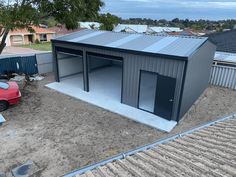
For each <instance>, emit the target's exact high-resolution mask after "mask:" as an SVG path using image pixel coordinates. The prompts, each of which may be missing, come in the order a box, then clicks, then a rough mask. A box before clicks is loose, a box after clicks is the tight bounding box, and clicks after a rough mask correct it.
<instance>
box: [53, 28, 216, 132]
mask: <svg viewBox="0 0 236 177" xmlns="http://www.w3.org/2000/svg"><path fill="white" fill-rule="evenodd" d="M52 45H53V56H54V58H53V60H54V71H55V78H56V81H57V82H56V83H52V85H50V87H51V88H53V89H56V90H58V91H60V92H62V93H65V94H68V95H72V96H74V97H77V98H80V99H82V100H85V101H87V102H90V103H92V104H95V105H97V106H100V107H103V108H105V109H108V110H110V111H113V112H116V113H118V114H121V115H124V116H126V117H129V118H131V119H133V120H136V121H138V122H142V123H145V124H147V125H150V126H153V127H156V128H160V129H161V128H163V127H164V128H163V129H165V128H166V125H167V124H169V123H173V122H178V121H179V120H180V119H181V118H182V117H183V116H184V115H185V113H186V112H187V111H188V110H189V108H190V107H191V106H192V105H193V104H194V102H195V101H196V100H197V99H198V98H199V96H200V95H201V94H202V93H203V91H204V90H205V89H206V87H207V86H208V81H209V78H210V73H211V66H212V62H213V57H214V53H215V45H213V44H212V43H211V42H210V41H208V38H206V37H193V36H191V37H188V36H163V35H146V34H130V33H117V32H108V31H98V30H82V31H80V32H77V33H73V34H70V35H66V36H64V37H60V38H57V39H53V40H52ZM199 71H200V72H199ZM127 105H128V106H127ZM158 121H159V122H158ZM172 128H173V127H172Z"/></svg>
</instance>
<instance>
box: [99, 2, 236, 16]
mask: <svg viewBox="0 0 236 177" xmlns="http://www.w3.org/2000/svg"><path fill="white" fill-rule="evenodd" d="M104 1H105V4H106V6H105V8H104V9H103V12H110V13H114V14H116V15H119V16H121V17H122V18H129V17H141V18H142V17H143V18H156V19H160V18H167V19H172V18H175V17H178V18H191V19H200V18H203V19H225V18H236V13H235V9H236V1H230V0H209V1H208V0H197V1H194V0H104Z"/></svg>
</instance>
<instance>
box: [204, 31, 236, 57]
mask: <svg viewBox="0 0 236 177" xmlns="http://www.w3.org/2000/svg"><path fill="white" fill-rule="evenodd" d="M208 37H209V40H210V41H211V42H213V43H214V44H215V45H216V46H217V48H216V50H217V51H221V52H229V53H236V30H231V31H225V32H219V33H213V34H210V35H208Z"/></svg>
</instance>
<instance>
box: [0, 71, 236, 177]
mask: <svg viewBox="0 0 236 177" xmlns="http://www.w3.org/2000/svg"><path fill="white" fill-rule="evenodd" d="M52 81H53V77H52V75H48V76H47V77H46V78H45V79H44V80H43V81H38V82H32V83H30V84H28V85H26V86H25V87H24V88H22V90H21V91H22V101H21V102H20V104H18V105H16V106H13V107H11V108H10V109H8V110H7V111H5V112H3V115H4V117H5V118H6V120H7V122H6V123H5V124H4V125H3V126H1V127H0V171H2V172H5V173H7V175H8V176H10V173H9V172H10V170H11V169H12V168H14V167H15V166H17V165H19V164H21V163H24V162H26V161H27V160H33V161H34V162H35V163H36V165H37V166H38V167H39V168H40V169H41V171H39V173H38V175H37V176H43V177H52V176H60V175H62V174H65V173H68V172H70V171H72V170H74V169H77V168H79V167H83V166H85V165H88V164H91V163H94V162H98V161H100V160H103V159H105V158H108V157H110V156H112V155H116V154H118V153H121V152H124V151H127V150H130V149H133V148H135V147H138V146H141V145H144V144H147V143H151V142H153V141H155V140H157V139H160V138H163V137H166V136H170V135H171V134H176V133H179V132H182V131H185V130H188V129H190V128H193V127H195V126H198V125H201V124H204V123H206V122H209V121H211V120H214V119H216V118H219V117H222V116H225V115H229V114H231V113H233V112H236V104H235V103H236V91H233V90H229V89H224V88H219V87H213V86H210V87H209V88H208V89H207V90H206V91H205V93H204V94H203V95H202V97H201V98H200V100H199V101H198V103H197V104H196V105H194V106H193V108H192V109H191V110H190V111H189V113H188V114H187V115H186V116H185V118H184V120H183V121H181V122H180V123H179V124H178V126H177V127H176V128H175V129H174V130H173V131H172V132H171V134H170V133H169V134H168V133H163V132H160V131H158V130H156V129H153V128H150V127H147V126H145V125H142V124H139V123H136V122H133V121H131V120H128V119H126V118H124V117H122V116H120V115H117V114H114V113H111V112H109V111H106V110H104V109H102V108H98V107H96V106H93V105H90V104H88V103H85V102H82V101H80V100H76V99H74V98H71V97H69V96H66V95H63V94H60V93H57V92H55V91H53V90H50V89H48V88H46V87H44V85H45V84H47V83H50V82H52Z"/></svg>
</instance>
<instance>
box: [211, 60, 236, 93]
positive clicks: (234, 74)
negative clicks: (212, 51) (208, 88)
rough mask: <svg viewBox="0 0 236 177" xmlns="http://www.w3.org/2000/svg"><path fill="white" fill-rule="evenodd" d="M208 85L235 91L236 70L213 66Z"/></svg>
mask: <svg viewBox="0 0 236 177" xmlns="http://www.w3.org/2000/svg"><path fill="white" fill-rule="evenodd" d="M210 83H211V84H212V85H217V86H221V87H226V88H230V89H234V90H236V68H234V67H229V66H219V65H213V66H212V73H211V79H210Z"/></svg>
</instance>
